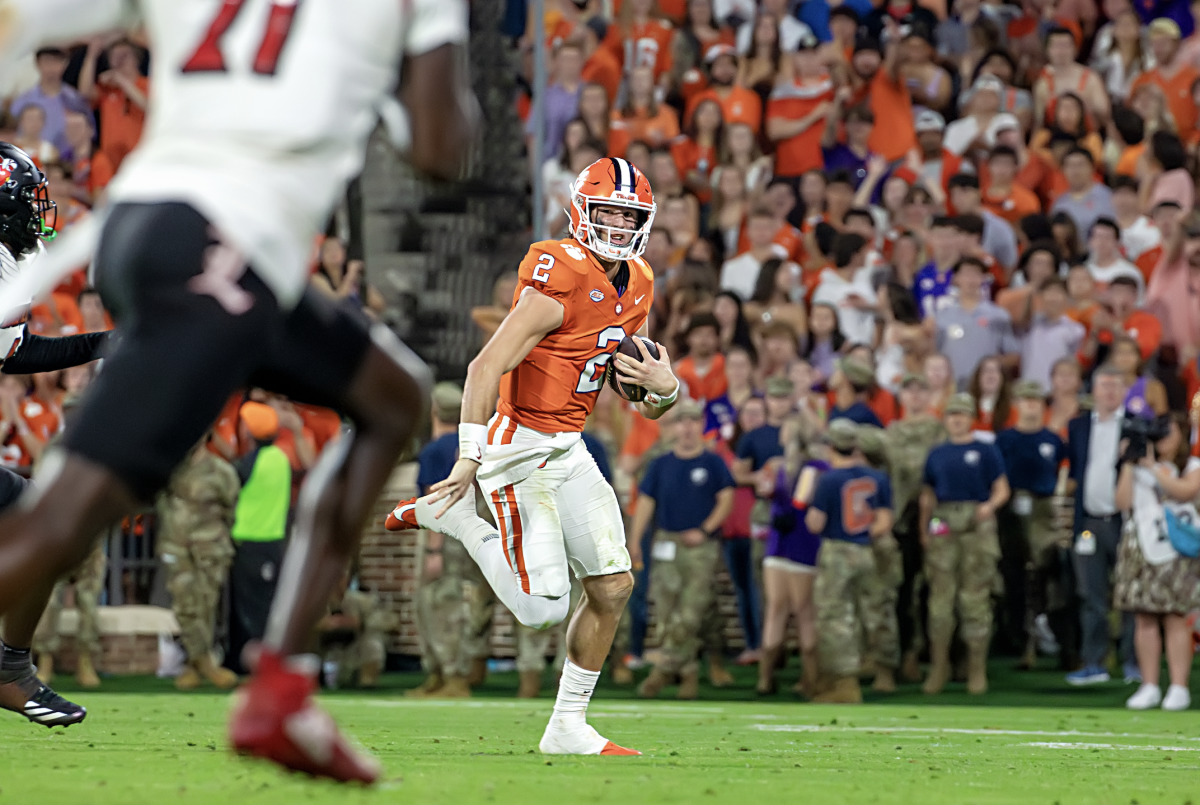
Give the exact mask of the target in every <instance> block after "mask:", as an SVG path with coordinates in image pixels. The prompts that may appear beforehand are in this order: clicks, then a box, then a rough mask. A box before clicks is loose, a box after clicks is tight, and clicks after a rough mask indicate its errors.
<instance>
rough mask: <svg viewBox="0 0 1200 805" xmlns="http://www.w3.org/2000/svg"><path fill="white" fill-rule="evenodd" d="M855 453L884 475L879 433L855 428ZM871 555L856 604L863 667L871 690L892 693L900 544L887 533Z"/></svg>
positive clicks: (900, 576)
mask: <svg viewBox="0 0 1200 805" xmlns="http://www.w3.org/2000/svg"><path fill="white" fill-rule="evenodd" d="M858 449H859V451H860V452H861V453H862V455H863V458H864V459H865V460H866V462H867V465H868V466H869V467H871V468H872V469H875V470H879V471H880V472H883V473H884V474H885V475H886V474H887V472H888V463H887V452H886V448H885V445H884V439H883V431H882V430H881V429H879V428H876V427H872V426H871V425H859V426H858ZM893 505H895V503H894V502H893ZM871 554H872V556H873V558H874V560H875V567H874V569H873V570H872V572H871V573H870V575H868V576H867V580H866V584H865V585H864V588H863V597H862V600H861V602H860V606H861V614H862V621H863V632H864V637H865V643H866V654H865V657H866V664H867V665H868V666H869V667H872V668H874V671H875V682H874V684H873V685H872V688H873V689H874V690H875V691H877V692H879V693H892V692H894V691H895V690H896V668H898V667H899V665H900V627H899V624H898V623H897V620H896V599H897V591H898V590H899V588H900V584H901V582H903V581H904V562H903V559H902V558H901V556H900V544H899V543H898V542H896V538H895V536H893V535H892V532H891V531H890V530H889V531H887V532H886V533H884V534H881V535H880V536H879V537H877V538H876V539H873V540H871Z"/></svg>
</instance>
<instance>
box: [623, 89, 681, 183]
mask: <svg viewBox="0 0 1200 805" xmlns="http://www.w3.org/2000/svg"><path fill="white" fill-rule="evenodd" d="M612 126H613V130H614V133H616V132H620V134H619V136H620V137H621V139H622V140H624V143H625V144H626V145H627V144H628V143H629V142H631V141H633V140H643V141H645V142H646V144H647V145H649V146H650V147H651V148H654V147H657V146H660V145H665V144H666V143H669V142H670V141H671V140H673V139H675V138H676V137H678V136H679V116H678V115H677V114H676V113H675V110H674V109H672V108H671V107H670V106H667V105H666V104H665V103H664V104H660V103H659V102H658V101H657V100H656V99H655V97H654V73H653V71H652V70H651V68H649V67H637V68H634V70H633V72H632V73H630V74H629V86H628V91H627V97H626V99H625V105H624V106H622V107H621V108H620V110H614V111H613V114H612ZM613 149H614V150H615V151H617V152H618V153H623V152H624V147H623V146H621V145H617V144H616V143H613ZM655 190H658V187H657V185H656V186H655Z"/></svg>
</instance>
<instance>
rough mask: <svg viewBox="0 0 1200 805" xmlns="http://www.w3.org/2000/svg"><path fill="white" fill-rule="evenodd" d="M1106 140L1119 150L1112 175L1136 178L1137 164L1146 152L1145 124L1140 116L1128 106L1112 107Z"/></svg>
mask: <svg viewBox="0 0 1200 805" xmlns="http://www.w3.org/2000/svg"><path fill="white" fill-rule="evenodd" d="M1108 138H1109V139H1110V140H1112V141H1113V142H1114V143H1116V144H1117V147H1118V148H1120V156H1118V157H1117V162H1116V165H1114V166H1113V173H1115V174H1116V175H1117V176H1137V173H1138V162H1139V161H1140V160H1141V158H1142V154H1143V153H1145V151H1146V123H1145V121H1143V120H1142V116H1141V115H1139V114H1138V113H1137V112H1135V111H1133V110H1132V109H1130V108H1129V107H1128V106H1116V107H1113V116H1112V120H1111V121H1109V124H1108Z"/></svg>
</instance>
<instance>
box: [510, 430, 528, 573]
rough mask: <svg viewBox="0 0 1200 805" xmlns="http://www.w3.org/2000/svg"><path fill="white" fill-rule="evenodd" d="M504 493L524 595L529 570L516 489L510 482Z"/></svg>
mask: <svg viewBox="0 0 1200 805" xmlns="http://www.w3.org/2000/svg"><path fill="white" fill-rule="evenodd" d="M515 429H516V428H515V427H514V430H515ZM504 493H505V495H506V496H507V497H508V510H509V512H510V513H511V517H512V523H511V525H512V530H511V533H512V542H513V550H514V552H515V553H516V555H517V575H518V576H519V577H520V579H521V589H522V590H524V591H525V594H526V595H528V594H529V571H528V570H526V569H525V546H524V543H523V540H522V539H521V538H522V537H523V536H524V532H523V530H522V523H521V510H520V509H519V508H517V490H515V489H514V488H513V486H512V484H509V485H508V486H506V487H505V488H504Z"/></svg>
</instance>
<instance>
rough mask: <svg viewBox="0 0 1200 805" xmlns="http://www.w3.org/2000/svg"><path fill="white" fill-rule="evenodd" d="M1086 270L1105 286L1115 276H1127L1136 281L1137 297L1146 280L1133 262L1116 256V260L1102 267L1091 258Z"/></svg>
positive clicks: (1142, 289) (1140, 294)
mask: <svg viewBox="0 0 1200 805" xmlns="http://www.w3.org/2000/svg"><path fill="white" fill-rule="evenodd" d="M1087 270H1088V272H1089V273H1090V274H1091V275H1092V279H1094V280H1095V281H1096V282H1097V284H1099V285H1102V286H1105V287H1107V286H1108V285H1111V284H1112V281H1113V280H1115V279H1116V278H1117V277H1129V278H1130V279H1131V280H1133V281H1134V282H1136V283H1137V286H1138V298H1139V299H1141V296H1142V293H1143V292H1145V290H1146V281H1145V279H1143V277H1142V272H1140V271H1138V268H1137V266H1135V265H1134V264H1133V263H1131V262H1129V261H1128V260H1124V259H1122V258H1120V257H1118V258H1117V260H1116V262H1114V263H1112V264H1111V265H1107V266H1104V267H1101V266H1098V265H1096V264H1095V262H1093V261H1092V260H1088V262H1087Z"/></svg>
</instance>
